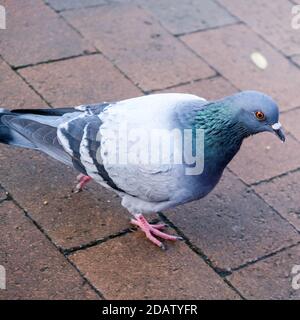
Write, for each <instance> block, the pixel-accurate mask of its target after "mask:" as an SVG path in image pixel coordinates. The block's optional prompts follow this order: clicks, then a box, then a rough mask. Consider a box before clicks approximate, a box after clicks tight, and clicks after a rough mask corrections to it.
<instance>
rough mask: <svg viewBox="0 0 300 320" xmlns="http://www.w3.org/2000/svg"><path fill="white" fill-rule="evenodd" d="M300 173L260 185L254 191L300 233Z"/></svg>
mask: <svg viewBox="0 0 300 320" xmlns="http://www.w3.org/2000/svg"><path fill="white" fill-rule="evenodd" d="M299 181H300V172H299V171H298V172H294V173H290V174H287V175H285V176H282V177H281V178H277V179H274V180H272V181H270V182H267V183H262V184H259V185H257V186H255V187H254V189H255V191H256V192H257V193H258V194H259V195H260V196H261V197H262V198H263V199H264V200H265V201H266V202H267V203H269V204H270V205H271V206H272V207H273V208H274V209H276V210H277V211H278V212H279V213H280V214H281V215H282V216H283V217H285V218H286V219H287V220H288V221H289V222H291V223H292V224H293V225H294V226H295V227H296V228H297V229H298V230H299V231H300V202H299V189H300V184H299Z"/></svg>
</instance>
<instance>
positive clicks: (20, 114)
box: [0, 108, 76, 165]
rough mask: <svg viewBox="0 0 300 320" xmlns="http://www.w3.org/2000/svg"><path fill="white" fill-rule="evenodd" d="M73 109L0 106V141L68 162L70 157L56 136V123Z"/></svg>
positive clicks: (69, 162) (70, 161)
mask: <svg viewBox="0 0 300 320" xmlns="http://www.w3.org/2000/svg"><path fill="white" fill-rule="evenodd" d="M75 111H76V110H74V109H73V108H64V109H31V110H27V109H24V110H22V109H17V110H11V111H10V110H6V109H0V143H4V144H8V145H13V146H17V147H22V148H29V149H36V150H40V151H42V152H44V153H46V154H48V155H50V156H51V157H53V158H55V159H57V160H59V161H61V162H63V163H65V164H69V165H71V164H72V160H71V158H70V156H69V155H68V154H67V153H66V152H65V150H64V149H63V148H62V146H61V144H60V143H59V141H58V139H57V126H58V125H59V124H60V122H61V121H62V120H61V118H63V115H64V114H66V113H72V112H75Z"/></svg>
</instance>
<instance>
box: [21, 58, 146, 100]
mask: <svg viewBox="0 0 300 320" xmlns="http://www.w3.org/2000/svg"><path fill="white" fill-rule="evenodd" d="M20 72H21V74H22V76H24V77H25V78H26V79H27V80H28V81H29V82H30V83H31V84H32V85H33V86H34V87H35V89H36V90H38V92H39V93H40V94H42V95H43V96H44V97H45V98H46V99H47V101H49V102H50V103H51V104H52V105H54V106H58V105H59V106H64V105H79V104H86V103H97V102H101V101H115V100H118V99H125V98H131V97H134V96H138V95H141V92H140V91H139V90H138V89H137V88H136V87H135V86H134V85H133V84H132V83H131V82H130V81H129V80H128V79H126V78H125V77H124V76H123V75H122V74H121V73H120V72H119V71H118V70H117V69H115V68H114V66H113V65H112V64H111V63H110V62H109V61H107V60H106V59H105V58H104V57H103V56H102V55H100V54H96V55H90V56H85V57H79V58H74V59H69V60H65V61H59V62H55V63H51V64H44V65H38V66H35V67H30V68H25V69H22V70H20Z"/></svg>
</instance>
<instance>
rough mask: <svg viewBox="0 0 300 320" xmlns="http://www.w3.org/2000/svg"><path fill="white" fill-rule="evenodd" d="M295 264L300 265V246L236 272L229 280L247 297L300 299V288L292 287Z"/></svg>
mask: <svg viewBox="0 0 300 320" xmlns="http://www.w3.org/2000/svg"><path fill="white" fill-rule="evenodd" d="M295 265H300V247H299V246H297V247H294V248H292V249H289V250H286V251H284V252H281V253H278V254H276V255H275V256H273V257H270V258H267V259H264V260H262V261H259V262H257V263H255V264H253V265H250V266H248V267H246V268H244V269H242V270H240V271H237V272H234V273H233V275H231V276H230V277H229V280H230V282H231V283H232V284H233V285H234V286H235V287H236V288H237V289H238V290H239V291H240V292H241V294H242V295H243V296H244V297H245V298H246V299H259V300H262V299H266V300H270V299H272V300H294V299H295V300H299V299H300V290H295V289H293V287H292V281H293V280H292V279H293V277H294V276H295V275H294V274H292V273H291V271H292V268H293V267H294V266H295Z"/></svg>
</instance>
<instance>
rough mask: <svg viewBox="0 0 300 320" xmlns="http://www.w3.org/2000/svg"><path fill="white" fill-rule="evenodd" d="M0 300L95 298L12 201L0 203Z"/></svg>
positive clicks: (75, 272) (93, 293) (69, 265)
mask: <svg viewBox="0 0 300 320" xmlns="http://www.w3.org/2000/svg"><path fill="white" fill-rule="evenodd" d="M0 233H1V242H0V249H1V250H0V264H1V265H3V266H4V267H5V269H6V279H7V280H6V290H0V299H1V300H8V299H99V297H98V296H97V295H96V294H95V292H94V291H93V290H92V289H91V288H90V287H89V286H88V284H87V283H86V282H85V281H84V279H83V278H82V277H81V276H80V275H79V273H78V272H77V271H76V270H75V269H74V268H73V267H72V266H71V264H70V263H69V262H67V260H66V259H65V258H64V256H63V255H62V254H60V253H59V251H58V250H56V249H55V247H54V246H53V245H52V244H51V243H50V242H49V241H48V240H47V239H46V237H45V236H44V235H43V234H42V233H41V232H40V231H39V230H38V229H37V228H36V227H35V226H34V225H33V223H32V222H30V221H29V219H27V218H25V216H24V214H23V212H21V211H20V209H18V208H17V207H16V206H15V205H14V204H13V203H12V201H5V202H3V203H1V204H0Z"/></svg>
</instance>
